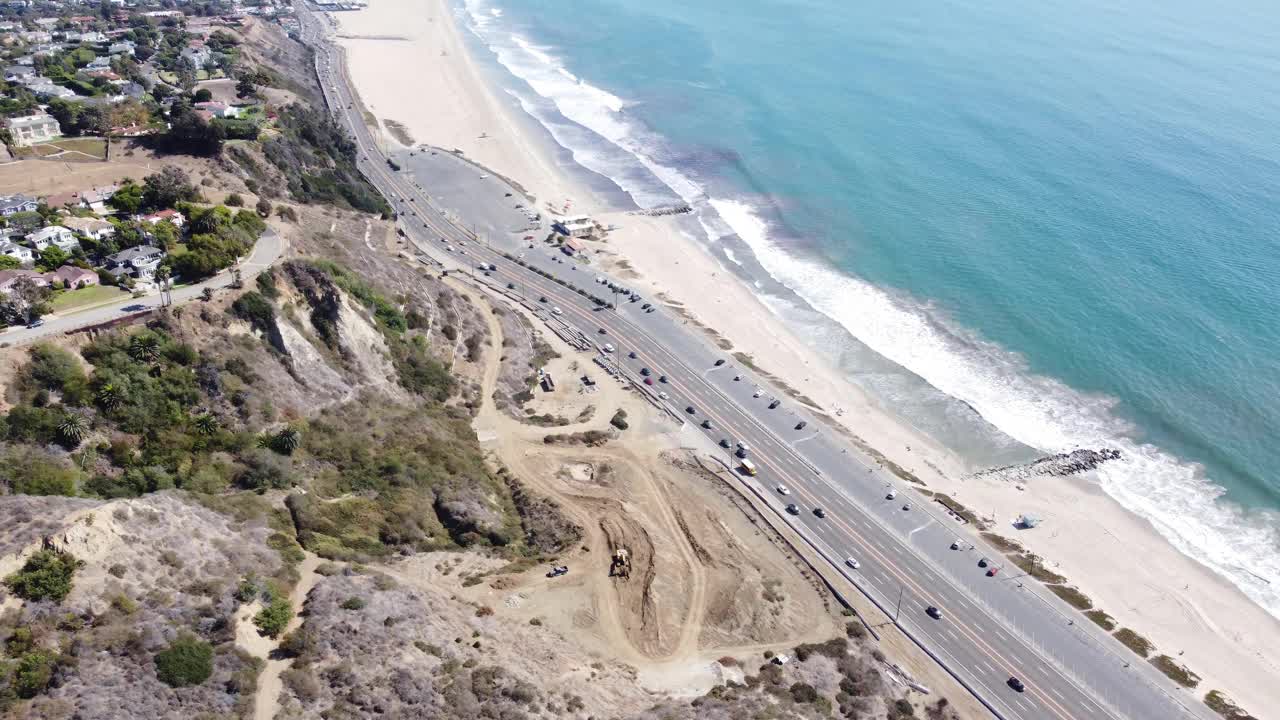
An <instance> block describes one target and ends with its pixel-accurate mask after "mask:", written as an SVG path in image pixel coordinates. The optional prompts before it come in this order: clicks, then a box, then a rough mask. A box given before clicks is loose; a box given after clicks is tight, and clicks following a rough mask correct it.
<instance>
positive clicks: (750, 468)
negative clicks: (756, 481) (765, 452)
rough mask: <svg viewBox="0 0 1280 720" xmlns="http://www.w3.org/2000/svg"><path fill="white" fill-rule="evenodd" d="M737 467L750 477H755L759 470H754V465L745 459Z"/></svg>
mask: <svg viewBox="0 0 1280 720" xmlns="http://www.w3.org/2000/svg"><path fill="white" fill-rule="evenodd" d="M738 467H739V468H740V469H741V470H742V472H744V473H746V474H747V475H750V476H752V477H755V475H756V473H757V472H759V470H756V464H755V463H753V462H751V461H750V460H747V459H745V458H743V459H742V460H741V461H740V462H739V463H738Z"/></svg>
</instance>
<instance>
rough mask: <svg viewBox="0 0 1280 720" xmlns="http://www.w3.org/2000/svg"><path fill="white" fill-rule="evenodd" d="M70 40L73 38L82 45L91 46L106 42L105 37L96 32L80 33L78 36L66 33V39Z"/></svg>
mask: <svg viewBox="0 0 1280 720" xmlns="http://www.w3.org/2000/svg"><path fill="white" fill-rule="evenodd" d="M72 38H75V39H77V40H79V41H80V42H82V43H89V44H91V45H99V44H101V43H105V42H107V36H106V35H103V34H102V33H100V32H98V31H97V30H90V31H89V32H83V33H80V34H79V35H77V34H76V33H67V39H68V40H70V39H72Z"/></svg>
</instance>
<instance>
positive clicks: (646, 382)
mask: <svg viewBox="0 0 1280 720" xmlns="http://www.w3.org/2000/svg"><path fill="white" fill-rule="evenodd" d="M644 384H645V385H652V384H653V378H645V379H644Z"/></svg>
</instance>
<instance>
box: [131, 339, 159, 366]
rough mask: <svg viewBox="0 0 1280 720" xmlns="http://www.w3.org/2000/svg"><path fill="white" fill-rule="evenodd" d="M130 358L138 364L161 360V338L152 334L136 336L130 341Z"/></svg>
mask: <svg viewBox="0 0 1280 720" xmlns="http://www.w3.org/2000/svg"><path fill="white" fill-rule="evenodd" d="M129 357H131V358H133V359H134V360H136V361H137V362H145V363H153V362H156V361H157V360H159V359H160V338H158V337H156V336H155V335H152V334H151V333H138V334H137V335H134V336H133V337H132V338H130V339H129Z"/></svg>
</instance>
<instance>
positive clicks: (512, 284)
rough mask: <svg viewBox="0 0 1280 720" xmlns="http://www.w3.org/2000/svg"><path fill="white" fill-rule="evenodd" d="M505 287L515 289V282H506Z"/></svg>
mask: <svg viewBox="0 0 1280 720" xmlns="http://www.w3.org/2000/svg"><path fill="white" fill-rule="evenodd" d="M507 289H508V290H515V289H516V284H515V283H507Z"/></svg>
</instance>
